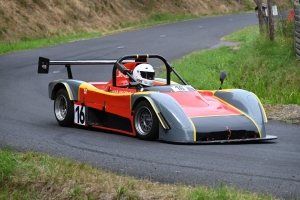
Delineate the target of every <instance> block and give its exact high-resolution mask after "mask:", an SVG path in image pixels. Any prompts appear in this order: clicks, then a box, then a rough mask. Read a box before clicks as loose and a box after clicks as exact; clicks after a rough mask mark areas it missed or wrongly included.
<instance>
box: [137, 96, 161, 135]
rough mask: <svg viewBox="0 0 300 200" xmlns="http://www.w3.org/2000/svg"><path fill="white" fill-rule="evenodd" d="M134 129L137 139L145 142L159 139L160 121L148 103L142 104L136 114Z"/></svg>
mask: <svg viewBox="0 0 300 200" xmlns="http://www.w3.org/2000/svg"><path fill="white" fill-rule="evenodd" d="M134 128H135V130H136V134H137V137H138V138H140V139H143V140H156V139H157V138H158V119H157V116H156V113H155V112H154V110H153V108H152V107H151V105H150V103H149V102H148V101H142V102H140V103H139V104H138V105H137V107H136V109H135V112H134Z"/></svg>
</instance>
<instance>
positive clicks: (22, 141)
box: [0, 13, 300, 199]
mask: <svg viewBox="0 0 300 200" xmlns="http://www.w3.org/2000/svg"><path fill="white" fill-rule="evenodd" d="M254 24H257V18H256V17H255V14H254V13H251V14H241V15H231V16H223V17H212V18H205V19H196V20H190V21H184V22H178V23H173V24H167V25H161V26H156V27H151V28H145V29H141V30H136V31H130V32H124V33H120V34H116V35H110V36H106V37H102V38H97V39H92V40H85V41H78V42H73V43H68V44H64V45H58V46H52V47H47V48H41V49H37V50H32V51H25V52H18V53H12V54H6V55H1V56H0V80H1V81H0V102H1V104H0V111H1V112H0V145H1V146H2V147H5V146H9V147H12V148H15V149H19V150H23V151H27V150H34V151H39V152H47V153H50V154H52V155H54V156H59V157H69V158H72V159H75V160H79V161H84V162H87V163H91V164H93V165H94V166H98V167H100V168H103V169H109V170H112V171H115V172H118V173H122V174H124V173H125V174H129V175H134V176H137V177H142V178H150V179H152V180H155V181H161V182H168V183H174V182H175V183H177V182H183V183H187V184H193V185H197V184H199V185H202V184H205V185H210V186H218V185H219V184H220V182H222V183H224V184H226V185H234V186H235V187H237V188H239V189H246V190H249V191H253V192H263V193H271V194H273V195H276V196H278V197H283V198H286V199H288V198H293V197H300V154H299V153H300V146H299V144H300V135H299V134H300V133H299V132H300V126H299V125H290V124H285V123H278V122H274V121H270V122H269V123H268V124H267V127H266V129H267V133H268V134H270V135H277V136H278V139H277V140H275V141H269V142H260V143H246V144H215V145H175V144H167V143H161V142H148V141H142V140H139V139H136V138H133V137H128V136H123V135H119V134H115V133H111V132H102V131H99V130H88V129H84V128H78V127H77V128H64V127H60V126H59V125H58V124H57V122H56V120H55V117H54V114H53V102H52V101H51V100H50V99H49V98H48V92H47V87H48V83H49V82H50V81H52V80H54V79H59V78H66V77H67V75H66V72H65V69H63V68H55V67H53V68H51V69H50V73H49V74H48V75H40V74H37V61H38V57H39V56H43V57H48V58H50V59H53V60H72V59H77V60H78V59H101V58H103V59H111V58H113V59H117V58H119V57H120V56H122V55H127V54H132V53H133V54H145V53H148V54H151V53H155V54H161V55H163V56H164V57H166V58H167V59H168V60H169V61H173V60H175V59H180V58H181V57H182V56H184V55H186V54H189V53H191V52H193V51H195V50H199V49H207V48H211V47H214V46H216V45H219V44H221V43H220V39H221V38H222V37H223V36H225V35H227V34H230V33H232V32H234V31H236V30H238V29H242V28H244V27H246V26H250V25H254ZM199 65H201V63H199ZM74 71H75V72H74V78H80V79H83V80H87V81H108V80H109V79H110V76H111V67H108V66H106V67H101V70H100V69H99V67H98V68H97V67H90V68H86V67H83V68H80V67H77V68H76V69H75V68H74ZM200 75H201V72H199V76H200ZM216 76H217V77H218V75H216ZM216 81H218V80H217V78H216Z"/></svg>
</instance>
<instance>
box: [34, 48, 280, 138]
mask: <svg viewBox="0 0 300 200" xmlns="http://www.w3.org/2000/svg"><path fill="white" fill-rule="evenodd" d="M152 59H158V60H160V62H162V63H163V65H164V66H165V74H166V77H165V78H157V77H155V71H154V68H153V67H152V65H150V64H149V60H152ZM50 65H62V66H65V67H66V69H67V73H68V78H67V79H63V80H54V81H52V82H50V83H49V86H48V91H49V97H50V99H51V100H54V115H55V118H56V120H57V122H58V124H59V125H61V126H73V125H78V126H86V127H93V128H99V129H102V130H110V131H115V132H118V133H121V134H126V135H130V136H136V137H138V138H140V139H144V140H162V141H166V142H173V143H226V142H243V141H244V142H245V141H261V140H272V139H277V136H272V135H267V134H266V130H265V123H266V122H267V117H266V114H265V111H264V108H263V106H262V104H261V102H260V100H259V99H258V97H257V96H256V95H255V94H254V93H252V92H249V91H246V90H242V89H222V84H223V81H224V79H225V78H226V72H225V71H223V72H222V73H221V75H220V81H221V87H220V88H216V89H215V90H199V89H195V88H194V87H192V86H191V85H189V84H188V83H187V82H186V81H185V80H184V79H183V78H182V77H181V76H180V75H179V73H178V72H177V71H176V70H175V68H174V67H172V66H171V65H170V63H169V62H168V61H167V60H166V59H165V58H164V57H163V56H161V55H157V54H150V55H149V54H145V55H144V54H143V55H125V56H123V57H121V58H119V59H115V60H111V59H107V60H104V59H102V60H73V61H70V60H69V61H54V60H50V59H48V58H44V57H40V58H39V63H38V73H49V67H50ZM74 65H76V66H88V65H97V66H99V67H103V66H104V65H105V66H107V65H109V66H111V68H112V78H111V80H110V81H108V82H107V81H106V82H86V81H82V80H75V79H73V75H72V71H71V66H72V67H74ZM173 76H174V77H176V80H177V81H176V82H174V81H172V79H171V77H173ZM178 82H179V83H178Z"/></svg>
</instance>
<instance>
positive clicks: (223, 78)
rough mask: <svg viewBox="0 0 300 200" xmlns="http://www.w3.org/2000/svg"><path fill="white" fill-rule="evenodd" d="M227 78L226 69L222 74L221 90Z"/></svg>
mask: <svg viewBox="0 0 300 200" xmlns="http://www.w3.org/2000/svg"><path fill="white" fill-rule="evenodd" d="M225 78H226V71H222V72H221V74H220V81H221V86H220V88H219V90H222V85H223V82H224V80H225Z"/></svg>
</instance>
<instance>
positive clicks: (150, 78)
mask: <svg viewBox="0 0 300 200" xmlns="http://www.w3.org/2000/svg"><path fill="white" fill-rule="evenodd" d="M132 76H133V78H134V79H135V80H136V81H137V82H140V83H141V84H142V85H145V86H152V85H153V84H154V77H155V71H154V69H153V67H152V66H151V65H149V64H139V65H138V66H136V67H135V68H134V70H133V74H132Z"/></svg>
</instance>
